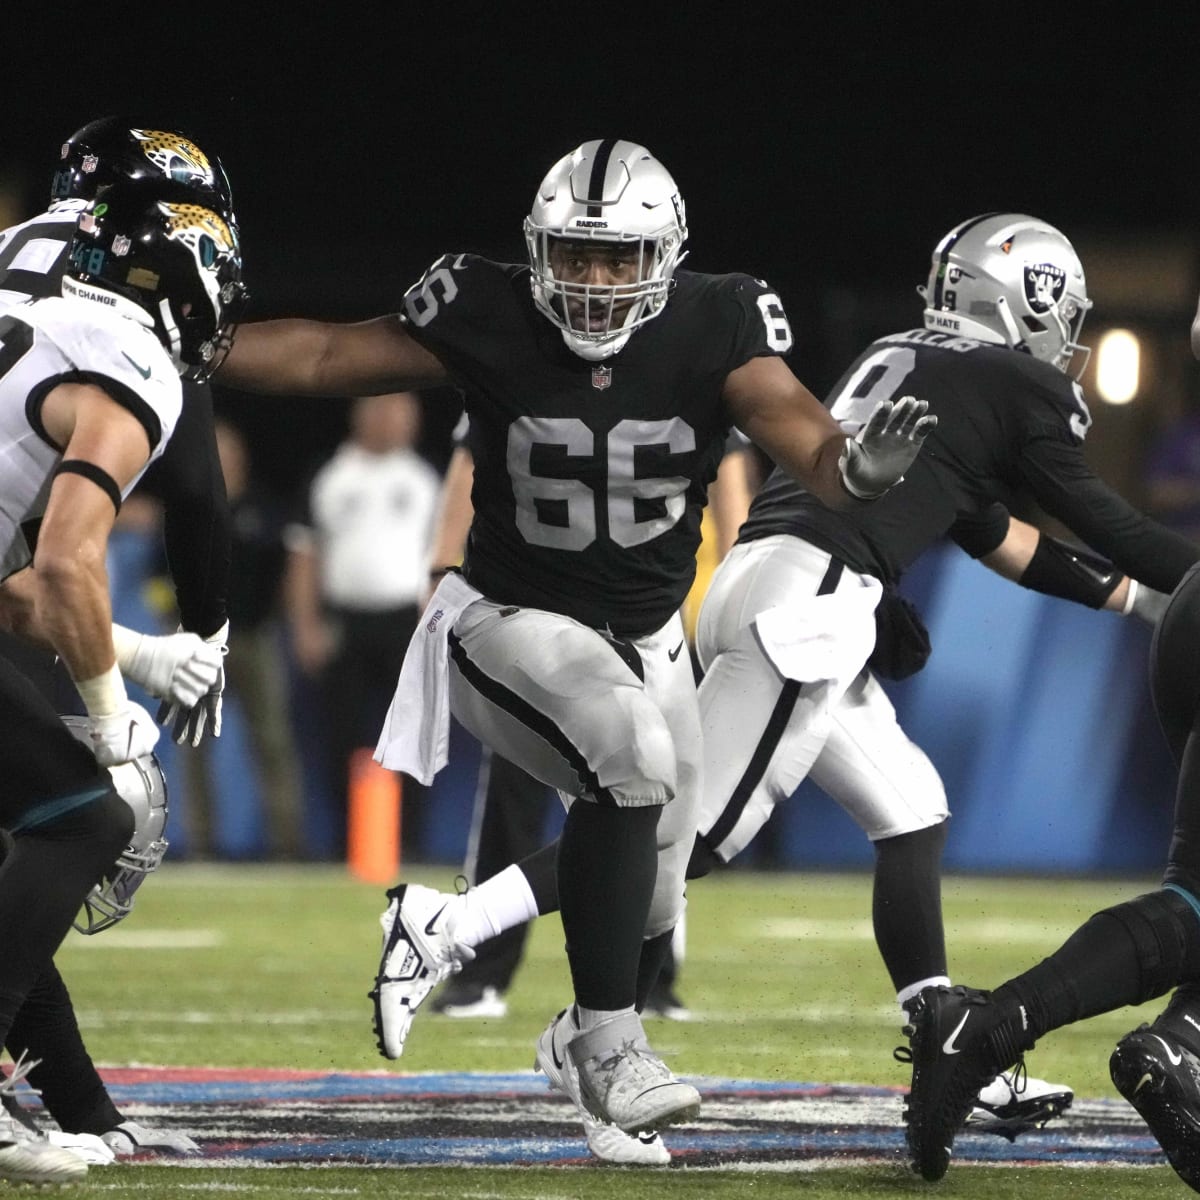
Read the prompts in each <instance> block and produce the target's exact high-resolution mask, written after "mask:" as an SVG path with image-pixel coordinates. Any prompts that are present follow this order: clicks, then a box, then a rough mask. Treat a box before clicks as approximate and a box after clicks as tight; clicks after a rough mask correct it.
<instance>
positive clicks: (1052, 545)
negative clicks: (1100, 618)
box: [1017, 533, 1124, 608]
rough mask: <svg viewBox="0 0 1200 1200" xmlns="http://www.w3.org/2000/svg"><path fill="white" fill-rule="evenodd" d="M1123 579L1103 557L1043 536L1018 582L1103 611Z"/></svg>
mask: <svg viewBox="0 0 1200 1200" xmlns="http://www.w3.org/2000/svg"><path fill="white" fill-rule="evenodd" d="M1122 578H1124V576H1123V575H1122V574H1121V572H1120V571H1118V570H1117V568H1116V567H1114V566H1113V564H1112V563H1110V562H1108V561H1107V560H1106V559H1103V558H1101V557H1100V556H1099V555H1096V554H1093V553H1092V552H1091V551H1090V550H1084V549H1082V548H1080V547H1078V546H1068V545H1067V544H1066V542H1060V541H1059V540H1058V538H1054V537H1051V536H1050V535H1049V534H1048V533H1043V534H1042V535H1041V536H1040V537H1039V538H1038V544H1037V549H1036V550H1035V551H1034V552H1033V557H1032V558H1031V559H1030V560H1029V566H1027V567H1026V568H1025V570H1024V572H1023V573H1022V575H1021V578H1020V579H1019V580H1018V581H1017V582H1018V583H1020V585H1021V586H1022V587H1027V588H1032V589H1033V590H1034V591H1035V592H1043V593H1044V594H1045V595H1047V596H1058V597H1059V598H1060V599H1062V600H1073V601H1075V603H1076V604H1086V605H1087V606H1088V608H1103V607H1104V603H1105V601H1106V600H1107V599H1108V598H1109V596H1111V595H1112V594H1113V592H1114V591H1116V589H1117V584H1119V583H1120V582H1121V580H1122Z"/></svg>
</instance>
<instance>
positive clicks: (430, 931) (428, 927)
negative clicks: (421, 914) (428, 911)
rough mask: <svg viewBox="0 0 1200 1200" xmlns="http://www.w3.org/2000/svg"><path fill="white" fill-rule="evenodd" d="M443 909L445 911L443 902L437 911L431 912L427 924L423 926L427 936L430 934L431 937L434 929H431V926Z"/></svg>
mask: <svg viewBox="0 0 1200 1200" xmlns="http://www.w3.org/2000/svg"><path fill="white" fill-rule="evenodd" d="M445 911H446V905H445V904H443V905H442V907H441V908H439V909H438V910H437V912H435V913H434V914H433V916H432V917H430V918H429V922H428V924H427V925H426V926H425V932H426V933H427V934H429V936H430V937H433V932H434V930H433V927H434V925H435V924H436V923H437V919H438V917H440V916H441V915H442V913H444V912H445Z"/></svg>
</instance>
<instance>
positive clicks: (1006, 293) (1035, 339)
mask: <svg viewBox="0 0 1200 1200" xmlns="http://www.w3.org/2000/svg"><path fill="white" fill-rule="evenodd" d="M917 291H918V292H919V293H920V295H921V296H922V297H923V298H924V300H925V328H926V329H936V330H939V331H941V332H945V333H955V334H961V335H962V336H963V337H970V338H976V339H978V340H979V341H981V342H991V343H994V344H997V345H1002V346H1009V347H1011V348H1012V349H1014V350H1023V351H1025V352H1026V353H1028V354H1031V355H1033V357H1034V358H1040V359H1041V360H1042V361H1043V362H1048V363H1051V364H1053V365H1054V366H1056V367H1057V368H1058V369H1059V370H1060V371H1063V372H1068V371H1070V370H1071V366H1072V359H1073V357H1074V355H1076V354H1078V355H1080V361H1079V362H1078V364H1077V369H1075V370H1074V371H1073V372H1072V374H1073V375H1074V376H1075V378H1076V379H1078V378H1079V376H1080V375H1081V374H1082V373H1083V369H1084V367H1085V366H1087V360H1088V355H1089V353H1090V351H1089V350H1088V348H1087V347H1086V346H1081V345H1080V344H1079V334H1080V331H1081V329H1082V328H1083V319H1084V317H1085V316H1086V315H1087V312H1088V309H1090V308H1091V307H1092V302H1091V300H1089V299H1088V295H1087V284H1086V281H1085V280H1084V276H1083V266H1082V264H1081V263H1080V261H1079V256H1078V255H1077V254H1076V253H1075V250H1074V247H1072V245H1071V243H1070V242H1069V241H1067V239H1066V238H1065V237H1064V236H1063V235H1062V234H1061V233H1059V231H1058V230H1057V229H1055V228H1054V226H1052V225H1047V224H1046V222H1045V221H1039V220H1038V219H1037V218H1036V217H1031V216H1028V215H1026V214H1024V213H986V214H984V215H983V216H979V217H972V218H971V219H970V220H969V221H963V223H962V224H961V225H957V226H955V227H954V228H953V229H952V230H951V231H950V232H949V233H948V234H946V236H945V237H944V238H942V240H941V241H940V242H939V243H938V245H937V248H936V249H935V250H934V252H933V262H932V265H931V267H930V271H929V281H928V283H927V284H926V285H925V286H924V287H919V288H917Z"/></svg>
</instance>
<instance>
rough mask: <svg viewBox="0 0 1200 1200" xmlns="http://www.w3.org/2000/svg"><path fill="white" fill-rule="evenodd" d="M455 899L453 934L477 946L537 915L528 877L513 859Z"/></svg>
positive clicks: (457, 939)
mask: <svg viewBox="0 0 1200 1200" xmlns="http://www.w3.org/2000/svg"><path fill="white" fill-rule="evenodd" d="M455 899H456V900H457V901H458V904H459V911H458V913H457V914H456V916H455V919H454V937H455V940H456V941H459V942H462V943H463V945H466V946H478V945H479V944H480V942H486V941H487V940H488V938H491V937H495V936H496V934H498V933H503V932H504V931H505V930H506V929H512V928H513V926H515V925H521V924H523V923H524V922H526V921H532V920H533V918H534V917H536V916H537V915H538V910H537V902H536V901H535V900H534V898H533V892H532V890H531V889H530V887H529V881H528V880H527V879H526V878H525V874H524V872H523V871H522V870H521V868H520V867H518V866H517V865H516V864H515V863H514V864H513V865H512V866H511V867H505V868H504V870H503V871H500V872H499V873H498V874H496V875H493V876H492V877H491V879H485V880H484V881H483V882H482V883H481V884H480V885H479V886H478V887H473V888H470V889H469V890H468V891H467V892H466V893H465V894H464V895H462V896H458V897H455Z"/></svg>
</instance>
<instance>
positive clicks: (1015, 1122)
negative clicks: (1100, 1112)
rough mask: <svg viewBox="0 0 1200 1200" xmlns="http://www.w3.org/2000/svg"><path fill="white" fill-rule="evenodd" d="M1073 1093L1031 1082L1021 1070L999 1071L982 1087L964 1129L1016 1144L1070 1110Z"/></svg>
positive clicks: (1040, 1081)
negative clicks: (1021, 1136) (1018, 1140)
mask: <svg viewBox="0 0 1200 1200" xmlns="http://www.w3.org/2000/svg"><path fill="white" fill-rule="evenodd" d="M1074 1099H1075V1093H1074V1092H1073V1091H1072V1090H1071V1089H1070V1088H1069V1087H1067V1085H1066V1084H1065V1083H1047V1082H1046V1081H1045V1080H1044V1079H1034V1078H1032V1077H1031V1076H1028V1075H1026V1074H1025V1072H1024V1070H1023V1069H1021V1068H1017V1069H1014V1070H1012V1071H1001V1072H1000V1074H999V1075H997V1076H996V1078H995V1079H993V1080H992V1082H991V1083H989V1084H988V1085H987V1087H985V1088H982V1089H981V1090H980V1092H979V1096H978V1098H977V1099H976V1101H975V1107H974V1108H973V1109H971V1112H970V1113H969V1114H968V1116H967V1122H966V1127H967V1128H969V1129H970V1130H971V1131H972V1132H974V1133H996V1134H999V1135H1000V1136H1001V1137H1004V1138H1008V1140H1009V1141H1010V1142H1012V1141H1016V1139H1017V1137H1018V1136H1019V1135H1020V1134H1022V1133H1029V1132H1030V1131H1031V1130H1034V1129H1041V1128H1042V1127H1043V1126H1044V1125H1045V1124H1046V1122H1047V1121H1052V1120H1053V1119H1054V1118H1055V1117H1059V1116H1062V1114H1063V1113H1065V1112H1066V1111H1067V1109H1068V1108H1070V1107H1071V1102H1072V1101H1073V1100H1074Z"/></svg>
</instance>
